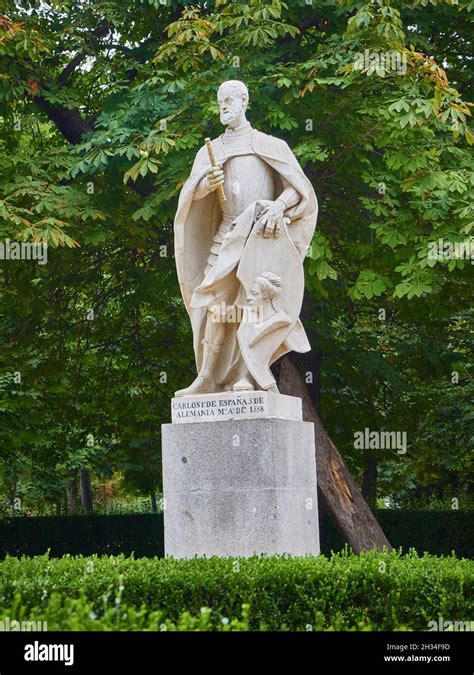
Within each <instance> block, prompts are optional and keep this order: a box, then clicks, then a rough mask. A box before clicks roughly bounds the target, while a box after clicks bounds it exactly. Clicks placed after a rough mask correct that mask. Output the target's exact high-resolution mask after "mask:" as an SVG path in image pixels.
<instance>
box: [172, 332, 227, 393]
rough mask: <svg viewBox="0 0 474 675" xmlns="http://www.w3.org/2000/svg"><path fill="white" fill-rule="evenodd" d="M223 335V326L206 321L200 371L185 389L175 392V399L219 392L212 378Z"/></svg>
mask: <svg viewBox="0 0 474 675" xmlns="http://www.w3.org/2000/svg"><path fill="white" fill-rule="evenodd" d="M221 329H222V330H221ZM223 333H224V327H223V326H219V325H216V324H213V323H212V322H211V321H209V319H208V322H207V325H206V334H205V337H204V340H203V341H202V344H203V346H204V349H203V358H202V366H201V370H200V371H199V374H198V376H197V377H196V379H195V380H194V382H193V383H192V384H190V385H189V387H186V389H179V390H178V391H177V392H175V396H176V397H179V396H192V395H194V394H215V393H216V392H217V391H218V390H219V386H218V384H217V382H216V380H215V377H214V369H215V364H216V361H217V357H218V355H219V352H220V350H221V348H222V344H223Z"/></svg>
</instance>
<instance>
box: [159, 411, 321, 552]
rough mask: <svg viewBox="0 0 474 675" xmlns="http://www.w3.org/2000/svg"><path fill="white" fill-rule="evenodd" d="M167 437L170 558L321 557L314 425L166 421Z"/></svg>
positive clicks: (277, 421)
mask: <svg viewBox="0 0 474 675" xmlns="http://www.w3.org/2000/svg"><path fill="white" fill-rule="evenodd" d="M162 439H163V484H164V497H165V511H164V522H165V553H166V555H169V556H173V557H175V558H193V557H195V556H200V557H201V556H206V557H210V556H221V557H227V556H242V557H248V556H251V555H259V554H267V555H274V554H280V555H282V554H288V555H292V556H301V555H308V554H309V555H318V553H319V527H318V502H317V487H316V464H315V452H314V427H313V424H311V423H309V422H301V421H297V420H289V419H279V418H271V419H239V420H226V421H222V422H202V421H200V422H195V423H187V424H164V425H163V427H162Z"/></svg>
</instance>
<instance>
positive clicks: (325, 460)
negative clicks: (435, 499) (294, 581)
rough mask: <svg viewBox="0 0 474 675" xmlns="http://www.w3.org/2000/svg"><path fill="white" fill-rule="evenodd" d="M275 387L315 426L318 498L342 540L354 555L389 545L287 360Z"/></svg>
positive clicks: (298, 374)
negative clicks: (300, 404)
mask: <svg viewBox="0 0 474 675" xmlns="http://www.w3.org/2000/svg"><path fill="white" fill-rule="evenodd" d="M278 384H279V388H280V391H281V393H282V394H287V395H289V396H298V397H300V398H301V399H302V400H303V419H304V420H306V421H308V422H313V423H314V431H315V437H316V463H317V472H318V494H319V497H320V501H321V502H322V506H323V508H325V509H326V510H327V512H328V514H329V516H330V518H331V520H332V522H333V523H334V525H335V527H336V528H337V530H338V532H339V534H340V535H341V537H342V539H343V540H344V541H345V542H347V543H348V544H349V545H350V546H351V547H352V549H353V550H354V551H355V552H356V553H360V551H365V550H369V549H371V548H373V547H374V546H375V547H376V548H378V549H382V548H383V547H384V546H385V547H386V548H387V549H389V550H391V546H390V543H389V541H388V539H387V537H386V536H385V534H384V533H383V531H382V528H381V527H380V525H379V524H378V522H377V520H376V518H375V516H374V514H373V513H372V511H371V510H370V508H369V506H368V505H367V502H366V501H365V499H364V498H363V496H362V493H361V491H360V490H359V488H358V487H357V485H356V483H355V481H354V479H353V477H352V475H351V474H350V472H349V470H348V469H347V467H346V465H345V464H344V461H343V459H342V457H341V455H340V454H339V452H338V450H337V448H336V446H335V445H334V443H333V442H332V441H331V439H330V438H329V436H328V435H327V433H326V431H325V429H324V427H323V425H322V423H321V420H320V419H319V416H318V414H317V412H316V409H315V407H314V405H313V402H312V401H311V398H310V396H309V393H308V391H307V389H306V386H305V382H304V377H303V376H302V375H301V374H300V373H299V372H298V370H297V369H296V366H295V365H294V363H293V362H292V360H291V358H290V357H289V356H285V357H284V358H283V359H281V361H280V363H279V377H278Z"/></svg>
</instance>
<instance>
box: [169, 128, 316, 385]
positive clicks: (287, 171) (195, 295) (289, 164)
mask: <svg viewBox="0 0 474 675" xmlns="http://www.w3.org/2000/svg"><path fill="white" fill-rule="evenodd" d="M212 147H213V150H214V154H215V156H216V161H217V163H218V164H221V165H222V166H223V167H224V171H225V163H226V161H227V160H228V159H229V158H230V157H232V156H233V155H229V156H227V155H226V151H225V149H224V144H223V142H222V140H221V137H218V138H217V139H215V140H213V141H212ZM252 151H253V152H254V153H255V154H256V155H258V156H259V157H260V158H261V159H262V160H263V161H265V162H266V163H267V164H268V165H269V166H270V167H271V168H272V169H273V171H274V174H275V176H276V177H277V179H276V183H277V185H276V194H275V198H277V197H278V195H279V194H281V193H282V192H283V189H284V188H283V181H282V180H281V178H283V179H284V180H285V181H286V183H287V184H290V185H291V186H292V187H293V188H294V189H295V190H296V191H297V192H298V193H299V195H300V197H301V199H300V201H299V203H298V204H297V205H296V206H294V207H292V208H290V209H287V210H286V211H285V217H286V218H287V219H288V220H289V224H288V228H287V232H288V236H289V238H290V239H291V242H292V243H293V245H294V247H295V248H296V251H297V252H298V254H299V256H300V259H301V264H302V263H303V260H304V258H305V256H306V252H307V250H308V247H309V244H310V243H311V239H312V236H313V233H314V230H315V227H316V220H317V214H318V203H317V199H316V195H315V193H314V190H313V187H312V185H311V183H310V181H309V180H308V179H307V177H306V176H305V174H304V173H303V170H302V169H301V167H300V165H299V163H298V160H297V159H296V157H295V156H294V155H293V153H292V152H291V150H290V148H289V147H288V145H287V144H286V142H285V141H283V140H280V139H277V138H275V137H273V136H269V135H267V134H264V133H262V132H260V131H258V130H256V129H253V130H252ZM209 168H210V160H209V156H208V153H207V148H206V147H202V148H201V149H200V150H199V152H198V153H197V155H196V158H195V160H194V164H193V167H192V170H191V175H190V176H189V178H188V180H187V181H186V183H185V184H184V185H183V188H182V190H181V193H180V196H179V202H178V209H177V212H176V217H175V222H174V235H175V259H176V268H177V273H178V280H179V284H180V288H181V293H182V296H183V300H184V304H185V307H186V310H187V312H188V314H189V317H190V320H191V325H192V329H193V344H194V353H195V357H196V366H197V369H198V372H199V370H200V368H201V364H202V356H203V346H202V340H203V338H204V331H205V325H206V314H207V307H208V306H209V302H208V301H207V300H206V301H203V302H200V296H199V293H200V292H201V297H204V298H205V297H206V295H205V292H204V291H205V288H203V286H205V285H206V280H207V277H206V278H205V277H204V270H205V268H206V264H207V258H208V256H209V251H210V248H211V245H212V243H213V239H214V236H215V234H216V232H217V230H218V228H219V225H220V223H221V220H222V212H221V208H220V204H219V199H218V195H217V191H214V192H211V193H210V194H208V195H207V196H205V197H203V198H202V199H199V200H193V197H194V192H195V190H196V188H197V186H198V185H199V183H200V182H201V180H202V179H203V178H204V176H205V175H206V173H207V171H208V170H209ZM279 177H280V178H279ZM257 207H258V204H257V203H253V204H250V205H249V206H248V207H247V208H246V209H245V211H244V212H243V214H242V220H245V218H247V220H248V214H249V212H252V209H254V210H255V209H256V208H257ZM238 221H239V218H237V219H236V221H235V222H236V224H237V225H238ZM244 246H245V242H244ZM222 248H224V249H225V242H224V244H223V247H222ZM220 255H221V254H219V257H220ZM216 265H217V269H216V270H212V271H211V274H212V275H213V277H214V279H216V277H217V281H218V277H219V261H217V263H216ZM236 271H237V266H236V269H235V271H234V281H235V283H237V284H238V282H237V279H236ZM262 271H264V269H262ZM227 272H228V270H227ZM203 282H204V283H203ZM211 296H212V294H211ZM301 303H302V293H301V298H300V302H299V307H298V312H297V313H298V314H299V309H300V307H301ZM226 337H227V339H228V340H229V341H232V342H234V343H235V344H234V345H233V348H232V349H229V345H227V348H226V350H224V351H225V352H226V353H227V354H230V356H229V359H230V360H229V361H228V363H226V364H224V365H221V368H220V370H221V377H220V379H221V380H225V379H226V373H227V374H228V373H229V372H230V370H231V369H232V367H233V365H235V363H233V361H235V352H236V349H238V345H237V341H236V335H235V327H234V332H233V333H232V331H231V329H229V334H228V335H227V336H226ZM309 350H310V345H309V342H308V339H307V337H306V333H305V331H304V328H303V326H302V324H301V322H300V320H299V319H296V320H295V322H294V324H293V325H292V327H291V329H290V332H289V333H288V334H287V336H286V338H285V339H284V341H283V342H282V343H281V344H280V345H278V347H277V348H276V349H275V351H274V353H273V355H272V356H271V358H270V363H273V362H274V361H276V360H277V359H278V358H280V357H281V356H283V355H284V354H286V353H287V352H289V351H298V352H306V351H309ZM232 353H233V354H234V355H233V356H232Z"/></svg>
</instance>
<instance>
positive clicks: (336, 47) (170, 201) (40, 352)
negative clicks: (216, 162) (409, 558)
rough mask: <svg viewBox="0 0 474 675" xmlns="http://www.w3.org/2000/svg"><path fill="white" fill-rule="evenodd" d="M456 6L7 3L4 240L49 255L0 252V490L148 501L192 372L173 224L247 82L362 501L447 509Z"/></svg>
mask: <svg viewBox="0 0 474 675" xmlns="http://www.w3.org/2000/svg"><path fill="white" fill-rule="evenodd" d="M473 11H474V2H473V1H472V0H465V1H463V0H445V1H443V0H413V1H412V2H406V0H315V1H313V2H311V1H307V0H287V1H286V2H283V1H282V0H270V1H263V0H244V1H243V2H240V1H238V0H234V1H227V0H226V1H224V0H206V1H201V2H198V1H195V2H192V3H190V2H183V3H179V2H174V1H173V0H169V1H167V0H139V1H136V2H133V3H131V2H127V1H126V0H66V1H64V2H59V1H53V0H51V1H49V2H47V1H35V0H20V1H16V2H14V1H9V0H1V1H0V120H1V133H0V185H1V192H0V228H1V232H0V240H1V241H3V242H4V241H6V240H8V239H9V240H11V241H26V242H33V241H35V242H45V243H47V244H48V262H47V264H46V265H38V264H37V263H36V262H34V261H25V260H0V268H1V298H2V304H1V349H0V365H1V368H0V413H1V417H2V422H1V427H0V434H1V443H0V465H1V490H2V493H3V494H2V499H8V500H10V501H11V500H12V499H14V498H15V497H16V496H19V497H20V498H22V499H23V502H24V503H25V504H27V505H29V506H30V507H31V508H33V507H35V508H37V507H38V505H41V504H53V503H56V504H57V505H58V509H60V508H63V507H64V495H65V485H66V483H67V481H71V480H74V478H75V476H76V475H77V474H78V472H79V471H80V470H84V469H85V470H88V472H89V473H90V475H91V476H92V477H93V481H103V480H107V479H109V478H110V477H111V476H112V475H114V473H115V474H117V473H118V472H120V474H121V475H122V476H125V479H126V484H127V486H129V488H130V489H132V488H136V489H139V490H141V491H143V492H145V493H153V492H154V491H155V489H159V485H160V425H161V423H163V422H166V421H167V420H168V418H169V399H170V396H171V395H172V393H173V391H174V390H176V389H178V388H180V387H181V386H184V385H185V384H186V383H187V382H189V381H190V380H191V378H192V377H193V373H194V365H193V356H192V349H191V334H190V328H189V325H188V320H187V317H186V314H185V310H184V307H183V304H182V302H181V298H180V294H179V289H178V284H177V279H176V274H175V268H174V260H173V233H172V219H173V216H174V213H175V210H176V204H177V196H178V193H179V190H180V188H181V186H182V184H183V182H184V181H185V180H186V178H187V176H188V174H189V170H190V166H191V163H192V161H193V158H194V155H195V153H196V152H197V150H198V149H199V147H200V146H201V145H202V143H203V139H204V137H206V136H212V137H215V136H216V135H217V134H219V133H220V132H221V127H220V124H219V120H218V116H217V114H216V113H217V104H216V99H215V94H216V90H217V87H218V85H219V84H220V83H221V82H222V81H223V80H225V79H243V80H244V81H245V82H246V84H247V85H248V87H249V90H250V107H249V119H250V120H251V122H252V124H253V125H254V126H255V127H257V128H259V129H261V130H263V131H266V132H268V133H272V134H274V135H276V136H279V137H281V138H284V139H285V140H286V141H287V142H288V143H289V145H290V146H291V147H292V149H293V150H294V152H295V154H296V155H297V157H298V158H299V160H300V162H301V164H302V165H303V167H304V170H305V172H306V173H307V175H308V176H309V178H310V180H311V181H312V183H313V185H314V187H315V190H316V193H317V195H318V198H319V202H320V216H319V221H318V228H317V232H316V234H315V237H314V240H313V242H312V245H311V248H310V251H309V254H308V258H307V260H306V263H305V269H306V279H307V282H306V283H307V294H306V297H305V302H304V309H303V320H304V322H305V325H306V326H307V329H308V331H309V334H310V336H311V341H312V346H313V351H312V353H311V354H310V355H309V356H308V357H307V358H305V359H303V360H302V362H301V363H300V364H299V367H301V368H303V369H304V371H303V372H305V378H306V381H307V383H308V386H309V387H310V389H311V393H312V396H313V400H314V401H315V403H316V405H317V406H318V408H319V409H320V413H321V416H322V419H323V420H324V423H325V425H326V428H327V430H328V432H329V433H330V435H331V436H332V438H333V440H334V441H335V442H336V444H337V445H338V447H339V449H340V451H341V452H342V453H343V455H344V458H345V460H346V461H347V463H348V464H349V466H350V468H351V470H352V471H353V472H354V474H355V475H356V477H358V478H359V479H360V480H361V481H362V480H363V481H364V485H365V488H364V489H365V492H366V494H367V495H368V496H369V497H370V496H371V497H372V498H374V497H375V494H377V495H378V496H379V497H384V496H387V497H391V498H393V499H395V500H403V499H405V498H407V497H409V496H410V495H418V496H419V495H421V494H427V495H432V494H437V495H442V494H445V493H446V490H448V491H449V494H453V495H454V496H458V497H459V499H460V504H461V505H462V503H463V502H462V500H463V499H464V496H465V495H466V494H467V493H468V488H469V475H470V473H469V472H470V468H469V449H470V446H469V444H470V442H471V444H472V420H473V411H472V407H470V402H471V401H472V394H473V387H472V382H470V379H469V378H470V374H472V371H470V368H469V332H470V329H471V328H472V310H471V309H470V296H469V282H470V281H472V269H473V267H472V264H471V260H470V259H467V258H466V257H464V258H463V257H457V258H456V257H454V258H453V257H451V258H449V259H444V258H443V257H442V256H441V257H438V258H436V256H430V255H429V251H430V247H431V248H432V247H433V244H434V243H436V242H439V240H442V241H443V242H451V243H452V244H455V243H458V244H459V243H464V244H469V242H471V241H472V232H471V229H472V226H473V220H474V219H473V204H472V194H473V187H474V173H473V162H472V143H473V141H474V135H473V130H472V126H470V121H471V105H472V104H470V103H469V100H470V97H471V94H472V89H473V74H472V53H473V44H472V33H471V32H470V31H469V30H468V26H469V20H470V19H472V13H473ZM381 55H388V56H390V58H388V56H387V58H383V57H382V56H381ZM392 57H393V58H395V57H396V59H398V61H397V64H398V67H396V68H395V67H394V62H393V58H392ZM391 59H392V60H391ZM295 226H296V227H297V225H295ZM473 250H474V249H473ZM366 427H367V428H370V429H371V430H382V429H385V430H399V431H406V432H407V438H408V450H407V452H406V454H404V455H402V454H399V453H397V452H396V451H394V450H374V451H373V452H372V451H370V449H369V450H365V451H362V452H361V451H360V450H358V449H356V448H354V432H356V431H358V430H364V428H366ZM377 477H378V483H377V482H376V479H377Z"/></svg>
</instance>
